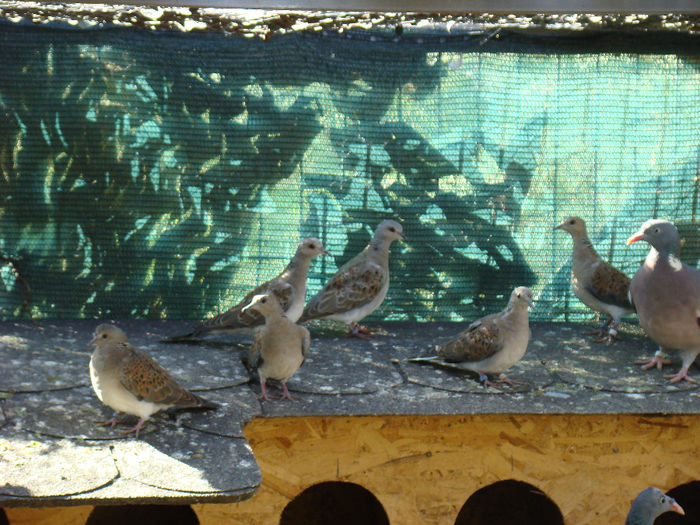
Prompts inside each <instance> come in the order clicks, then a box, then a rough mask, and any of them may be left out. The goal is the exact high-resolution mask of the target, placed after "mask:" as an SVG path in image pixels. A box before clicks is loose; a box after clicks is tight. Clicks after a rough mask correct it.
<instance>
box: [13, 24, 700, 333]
mask: <svg viewBox="0 0 700 525" xmlns="http://www.w3.org/2000/svg"><path fill="white" fill-rule="evenodd" d="M487 37H488V35H482V34H476V35H465V34H462V35H460V34H457V35H455V34H452V33H450V32H449V31H442V32H441V33H440V34H436V35H430V34H426V35H422V36H421V35H415V34H414V35H412V36H410V37H409V36H405V35H404V36H395V35H391V34H387V33H386V32H380V31H374V32H373V31H365V32H362V31H359V30H358V31H346V32H343V33H328V32H292V33H288V34H286V35H275V36H274V37H273V38H271V39H270V40H269V41H267V42H266V41H263V40H262V39H258V38H245V37H242V36H225V35H213V34H176V33H169V32H163V33H148V32H143V31H138V30H118V29H97V30H90V31H80V30H63V29H35V28H31V27H24V26H22V27H18V26H15V25H13V24H11V23H4V24H1V25H0V72H1V73H0V109H1V110H2V115H3V121H2V126H0V264H2V268H1V270H0V315H2V316H4V317H5V318H12V317H17V316H20V315H26V310H29V311H30V312H31V315H32V316H33V317H35V318H98V317H112V318H118V317H135V318H143V317H148V318H168V319H199V318H205V317H207V316H209V315H212V314H214V313H218V312H220V311H223V310H225V309H227V308H228V307H230V306H232V305H233V304H235V303H236V302H237V301H238V300H239V299H240V298H241V297H242V296H243V295H244V294H245V292H246V291H247V290H249V289H250V287H251V286H253V285H255V284H258V283H260V282H262V281H263V280H266V279H268V278H270V277H272V276H274V275H276V274H277V273H278V272H279V271H280V270H281V269H282V268H283V267H284V266H285V265H286V264H287V262H288V260H289V258H290V257H291V256H292V254H293V253H294V250H295V248H296V245H297V243H298V242H299V240H300V239H301V238H303V237H306V236H317V237H319V238H320V239H321V240H322V241H323V243H324V245H325V246H326V248H327V249H328V250H329V251H330V252H331V253H332V254H333V257H326V258H319V259H317V260H316V261H315V262H314V263H313V265H312V268H311V273H310V276H309V294H311V293H314V292H315V291H316V290H318V289H319V288H320V286H321V285H322V283H323V282H324V281H325V280H326V279H327V278H328V277H329V276H330V275H331V274H332V273H333V272H334V271H335V270H336V269H337V268H338V266H340V265H341V264H342V263H343V262H345V261H346V260H348V259H349V258H350V257H352V256H353V255H354V254H355V253H357V252H358V251H359V250H360V249H361V248H362V247H363V246H364V245H365V244H366V243H367V241H368V240H369V237H370V235H371V232H372V230H373V229H374V227H375V226H376V225H377V224H378V223H379V222H380V221H381V220H382V219H384V218H395V219H397V220H399V221H401V223H402V224H403V226H404V232H405V234H406V235H407V237H408V239H409V240H408V242H405V243H400V242H397V243H395V244H394V245H393V247H392V253H391V271H392V284H391V287H390V290H389V294H388V297H387V300H386V301H385V302H384V304H383V306H382V307H381V308H380V309H379V310H378V311H377V312H375V313H374V314H373V316H372V318H373V319H391V320H405V319H418V320H463V319H471V318H473V317H475V316H477V315H481V314H482V313H484V312H487V311H492V310H495V309H498V308H501V307H502V306H503V305H504V303H505V301H506V300H507V297H508V295H509V294H510V291H511V290H512V288H513V287H515V286H517V285H528V286H530V287H532V288H533V291H534V292H535V295H536V297H537V304H536V307H537V310H536V312H535V313H534V316H535V318H537V319H548V320H550V319H555V320H556V319H560V320H563V319H565V318H568V319H581V318H583V317H587V316H590V313H588V312H587V311H586V309H585V307H583V305H582V304H581V303H579V302H578V300H577V299H576V298H575V297H573V296H572V295H571V292H570V286H569V278H568V271H569V268H570V256H571V240H570V238H569V236H568V234H566V233H563V232H559V231H558V232H553V231H552V228H553V226H554V225H556V224H557V223H558V222H559V221H560V220H562V219H563V218H564V217H565V216H567V215H571V214H576V215H580V216H582V217H583V218H585V219H586V221H587V222H588V225H589V234H590V237H591V239H592V240H593V242H594V244H595V245H596V247H597V248H598V251H599V252H600V253H601V254H602V255H603V256H604V257H605V258H606V259H608V260H610V261H612V262H613V263H614V264H615V265H616V266H618V267H619V268H620V269H622V270H624V271H625V272H627V273H628V274H630V275H631V274H632V273H634V271H635V270H636V269H637V268H638V266H639V264H640V261H641V260H642V259H643V257H644V256H645V253H646V245H645V246H637V245H634V246H632V247H629V248H628V247H625V244H624V241H625V239H626V238H627V237H628V236H629V235H630V234H631V233H633V232H634V231H636V229H637V228H638V227H639V225H640V224H641V223H642V222H643V221H644V220H646V219H648V218H651V217H663V218H667V219H669V220H671V221H673V222H674V223H675V224H676V225H677V226H678V227H679V229H680V230H681V233H682V235H683V237H684V240H685V245H684V248H683V258H684V260H685V261H686V262H688V263H690V264H693V265H696V264H697V259H698V256H699V255H700V253H699V252H700V243H699V242H698V236H699V234H698V223H697V222H696V207H697V200H698V170H699V169H700V118H698V115H700V52H698V51H697V50H698V46H697V39H695V40H692V39H691V42H694V44H695V45H694V46H693V45H677V44H673V45H669V46H665V45H664V42H663V41H661V42H657V43H656V44H655V45H653V46H639V45H638V44H639V42H640V37H639V36H637V37H634V39H636V40H634V41H630V39H628V40H625V37H624V36H620V37H619V38H617V39H613V40H612V41H609V42H606V43H605V45H602V46H601V45H599V42H594V43H591V41H589V40H587V39H585V38H580V39H574V40H573V41H571V40H569V41H563V40H562V39H561V38H557V37H548V38H543V39H539V40H537V41H534V40H533V39H527V38H523V37H520V36H518V35H517V34H501V35H497V38H496V37H494V38H491V39H488V38H487ZM630 38H632V37H630Z"/></svg>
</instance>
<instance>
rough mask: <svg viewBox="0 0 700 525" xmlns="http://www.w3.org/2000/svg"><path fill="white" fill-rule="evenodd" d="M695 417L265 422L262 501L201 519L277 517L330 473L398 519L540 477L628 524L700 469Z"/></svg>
mask: <svg viewBox="0 0 700 525" xmlns="http://www.w3.org/2000/svg"><path fill="white" fill-rule="evenodd" d="M698 430H700V418H698V417H696V416H667V417H664V416H617V415H601V416H595V415H593V416H591V415H588V416H586V415H576V416H568V415H564V416H562V415H542V416H539V415H516V416H511V415H476V416H424V417H420V416H412V417H404V416H388V417H379V416H377V417H353V418H344V417H335V418H331V417H306V418H274V419H267V418H265V419H256V420H254V421H252V422H251V423H250V424H249V425H248V426H247V427H246V429H245V434H246V437H247V438H248V440H249V441H250V443H251V445H252V447H253V451H254V454H255V457H256V458H257V459H258V462H259V464H260V467H261V470H262V474H263V483H262V486H261V488H260V491H259V492H258V494H256V495H255V496H254V497H253V498H252V499H250V500H247V501H244V502H241V503H238V504H232V505H200V506H196V507H195V508H196V511H197V513H198V515H199V517H200V520H201V523H202V524H217V525H218V524H223V523H246V524H250V525H258V524H259V525H269V524H271V523H278V522H279V517H280V514H281V512H282V510H283V509H284V507H285V506H286V505H287V503H289V502H290V501H291V500H292V499H293V498H294V497H295V496H296V495H297V494H299V493H300V492H301V491H302V490H304V489H306V488H308V487H309V486H311V485H313V484H315V483H319V482H322V481H347V482H352V483H357V484H360V485H362V486H363V487H365V488H366V489H368V490H370V491H371V492H372V493H373V494H374V495H375V496H376V497H377V498H378V499H379V501H380V502H381V503H382V505H383V506H384V508H385V510H386V512H387V514H388V515H389V519H390V522H391V523H406V524H410V523H423V524H435V525H438V524H440V525H445V524H451V523H454V520H455V518H456V516H457V514H458V512H459V510H460V508H461V507H462V505H463V504H464V502H465V501H466V500H467V498H468V497H469V496H470V495H471V494H472V493H473V492H474V491H476V490H478V489H479V488H481V487H484V486H486V485H489V484H491V483H494V482H496V481H499V480H505V479H516V480H520V481H525V482H527V483H531V484H533V485H535V486H537V487H539V488H540V489H541V490H543V491H544V492H545V493H546V494H547V495H548V496H549V497H550V498H552V499H553V500H554V502H555V503H556V504H557V505H558V506H559V508H560V509H561V511H562V514H563V515H564V517H565V519H566V522H567V523H568V524H572V525H573V524H576V525H586V524H591V525H593V524H596V525H597V524H600V523H623V522H624V519H625V515H626V513H627V509H628V508H629V504H630V502H631V500H632V499H633V498H634V496H635V495H636V494H637V493H638V492H639V491H640V490H642V489H643V488H645V487H647V486H648V485H652V484H653V485H657V486H659V487H662V488H664V489H666V490H668V489H671V488H672V487H674V486H677V485H680V484H683V483H686V482H688V481H691V480H694V479H696V478H697V473H698V472H700V458H699V457H698V454H697V453H696V452H695V451H696V450H697V445H696V443H695V436H697V433H698Z"/></svg>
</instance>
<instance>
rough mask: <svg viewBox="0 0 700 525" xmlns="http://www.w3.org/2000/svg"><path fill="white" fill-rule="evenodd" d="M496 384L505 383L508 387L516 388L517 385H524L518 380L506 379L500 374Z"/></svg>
mask: <svg viewBox="0 0 700 525" xmlns="http://www.w3.org/2000/svg"><path fill="white" fill-rule="evenodd" d="M496 383H499V384H503V383H505V384H506V385H508V386H517V385H522V384H524V383H523V382H522V381H519V380H518V379H511V378H510V377H507V376H506V375H505V374H501V375H500V376H498V380H497V381H496Z"/></svg>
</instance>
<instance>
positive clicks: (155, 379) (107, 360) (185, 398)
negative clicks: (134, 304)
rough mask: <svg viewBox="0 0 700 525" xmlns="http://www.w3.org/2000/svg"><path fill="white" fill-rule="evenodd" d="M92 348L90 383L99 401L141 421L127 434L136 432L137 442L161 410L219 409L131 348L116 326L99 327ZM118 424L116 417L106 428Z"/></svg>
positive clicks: (105, 325) (140, 352)
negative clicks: (185, 387) (140, 432)
mask: <svg viewBox="0 0 700 525" xmlns="http://www.w3.org/2000/svg"><path fill="white" fill-rule="evenodd" d="M90 345H92V346H94V347H95V350H94V352H93V353H92V357H91V358H90V381H91V382H92V388H93V390H94V391H95V394H97V397H98V398H99V400H100V401H102V402H103V403H104V404H105V405H107V406H109V407H111V408H113V409H114V410H117V411H119V412H122V413H126V414H131V415H133V416H138V417H139V421H138V423H137V424H136V426H135V427H133V428H131V429H129V430H127V431H126V432H125V434H130V433H132V432H133V433H135V435H136V437H137V438H138V437H139V430H141V427H142V426H143V424H144V422H145V421H146V420H147V419H148V418H149V417H150V416H152V415H153V414H155V413H156V412H158V411H160V410H165V409H168V408H171V407H178V408H216V407H217V406H218V405H216V404H214V403H211V402H209V401H207V400H205V399H202V398H201V397H199V396H196V395H195V394H192V393H191V392H188V391H187V390H185V389H184V388H183V387H181V386H180V385H179V384H178V383H177V381H175V379H174V378H173V377H172V376H171V375H170V374H169V373H168V371H167V370H165V369H164V368H163V367H162V366H160V365H159V364H158V363H156V362H155V361H154V360H153V359H152V358H151V357H149V356H148V355H147V354H145V353H144V352H142V351H141V350H139V349H137V348H135V347H133V346H131V345H130V344H129V341H128V340H127V337H126V334H125V333H124V332H123V331H122V330H121V329H120V328H118V327H116V326H114V325H111V324H101V325H99V326H98V327H97V328H96V329H95V333H94V336H93V338H92V341H91V342H90ZM116 423H117V418H116V417H114V418H112V419H110V420H107V421H105V422H104V423H103V424H110V425H111V426H114V425H115V424H116Z"/></svg>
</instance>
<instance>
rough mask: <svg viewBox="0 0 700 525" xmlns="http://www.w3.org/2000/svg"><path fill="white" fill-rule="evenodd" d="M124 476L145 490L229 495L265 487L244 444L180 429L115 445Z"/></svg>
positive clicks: (113, 449)
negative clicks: (261, 485) (147, 487)
mask: <svg viewBox="0 0 700 525" xmlns="http://www.w3.org/2000/svg"><path fill="white" fill-rule="evenodd" d="M112 451H113V454H114V458H115V459H116V465H117V468H118V469H119V472H120V475H121V476H122V477H124V478H127V479H133V480H136V481H138V482H140V483H143V484H144V485H148V486H151V487H156V488H159V489H165V490H173V491H178V492H187V493H203V494H205V493H215V492H222V491H224V492H226V491H228V492H230V491H235V490H241V489H243V488H249V489H251V490H254V489H255V488H256V487H257V486H259V484H260V480H261V474H260V468H259V467H258V464H257V462H256V461H255V458H254V457H253V453H252V450H251V448H250V445H248V443H247V441H246V440H245V439H240V438H228V437H221V436H214V435H211V434H207V433H204V432H196V431H192V430H190V429H185V428H177V429H173V430H172V431H168V432H159V433H150V434H147V435H145V436H143V438H142V439H126V440H120V441H116V442H114V444H113V446H112Z"/></svg>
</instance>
